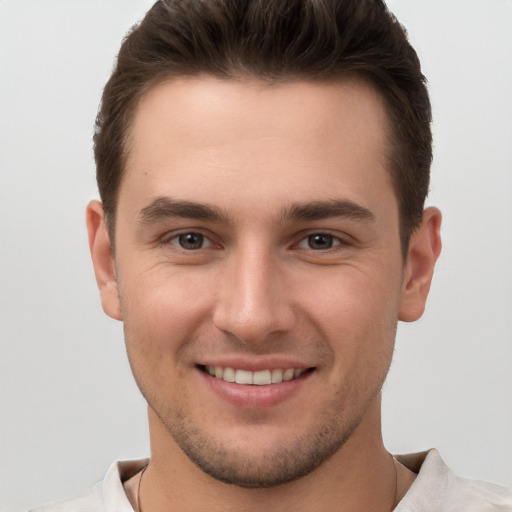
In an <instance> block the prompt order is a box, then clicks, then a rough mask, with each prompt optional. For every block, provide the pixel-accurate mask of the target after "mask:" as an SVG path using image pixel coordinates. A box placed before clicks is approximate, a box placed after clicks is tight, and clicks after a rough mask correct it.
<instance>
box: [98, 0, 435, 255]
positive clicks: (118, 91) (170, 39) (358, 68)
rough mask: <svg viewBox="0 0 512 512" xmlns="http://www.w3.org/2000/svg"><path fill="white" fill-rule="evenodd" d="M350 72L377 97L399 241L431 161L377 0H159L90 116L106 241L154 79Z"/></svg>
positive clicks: (413, 221) (407, 65)
mask: <svg viewBox="0 0 512 512" xmlns="http://www.w3.org/2000/svg"><path fill="white" fill-rule="evenodd" d="M204 73H206V74H210V75H213V76H216V77H221V78H226V79H237V78H240V77H257V78H259V79H262V80H268V81H287V80H298V79H307V80H332V79H342V78H343V77H346V76H356V77H359V78H362V79H364V80H366V81H368V82H369V83H370V84H372V85H373V87H375V89H376V90H377V91H378V92H379V93H380V95H381V97H382V98H383V99H384V102H385V105H386V108H387V112H388V116H389V121H390V122H389V125H390V127H391V130H390V131H391V133H390V137H389V139H390V147H389V151H388V153H389V154H388V157H389V170H390V173H391V176H392V179H393V185H394V188H395V193H396V197H397V201H398V206H399V212H400V232H401V239H402V248H403V250H404V251H405V250H406V249H407V247H408V241H409V237H410V234H411V233H412V231H413V230H414V229H415V228H416V227H417V226H418V225H419V223H420V222H421V219H422V216H423V208H424V202H425V198H426V196H427V193H428V188H429V177H430V165H431V161H432V134H431V128H430V124H431V107H430V101H429V97H428V92H427V88H426V85H425V83H426V80H425V77H424V76H423V74H422V72H421V67H420V63H419V60H418V57H417V55H416V52H415V51H414V49H413V48H412V46H411V45H410V44H409V42H408V39H407V34H406V31H405V29H404V28H403V27H402V26H401V25H400V24H399V23H398V21H397V20H396V18H395V17H394V16H393V15H392V14H391V13H390V12H389V10H388V9H387V7H386V5H385V4H384V2H383V1H382V0H160V1H159V2H157V3H156V4H155V5H154V6H153V7H152V8H151V9H150V10H149V12H148V13H147V14H146V16H145V18H144V19H143V20H142V22H141V23H140V24H139V25H137V26H135V27H134V28H133V29H132V30H131V32H130V33H129V34H128V35H127V37H126V38H125V40H124V41H123V44H122V46H121V49H120V51H119V55H118V59H117V65H116V67H115V69H114V71H113V73H112V76H111V77H110V79H109V81H108V82H107V84H106V86H105V89H104V92H103V97H102V102H101V108H100V111H99V113H98V117H97V119H96V131H95V135H94V151H95V158H96V169H97V181H98V187H99V192H100V196H101V199H102V201H103V205H104V209H105V214H106V218H107V226H108V229H109V234H110V237H111V241H112V242H113V240H114V223H115V213H116V203H117V195H118V191H119V186H120V184H121V180H122V177H123V172H124V168H125V163H126V157H127V148H126V142H127V137H128V134H129V129H130V125H131V121H132V117H133V115H134V111H135V108H136V106H137V104H138V101H139V99H140V98H141V96H142V95H143V94H144V92H145V91H147V90H148V89H149V88H150V87H151V86H153V85H155V84H156V83H158V82H160V81H162V80H164V79H168V78H172V77H180V76H195V75H199V74H204Z"/></svg>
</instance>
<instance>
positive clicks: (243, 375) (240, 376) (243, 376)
mask: <svg viewBox="0 0 512 512" xmlns="http://www.w3.org/2000/svg"><path fill="white" fill-rule="evenodd" d="M252 375H253V374H252V372H248V371H246V370H237V371H236V373H235V382H236V383H237V384H252Z"/></svg>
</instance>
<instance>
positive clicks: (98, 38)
mask: <svg viewBox="0 0 512 512" xmlns="http://www.w3.org/2000/svg"><path fill="white" fill-rule="evenodd" d="M151 3H152V2H151V1H150V0H139V1H137V0H115V1H114V0H109V1H106V0H88V1H87V2H84V1H80V0H66V1H65V2H64V1H63V0H60V1H57V0H53V1H51V0H47V1H37V0H31V1H29V0H3V1H1V2H0V315H1V316H0V337H1V338H0V341H1V345H0V350H1V352H0V406H1V409H0V436H1V437H0V450H1V452H0V461H1V462H0V486H1V487H0V509H1V510H2V511H3V510H5V511H12V512H21V511H23V510H26V509H28V508H29V507H31V506H34V505H37V504H41V503H43V502H46V501H48V500H53V499H56V498H61V497H64V496H66V495H70V494H73V493H76V492H78V491H80V490H82V489H85V488H86V487H88V486H90V485H92V484H93V483H94V482H96V481H97V480H99V479H100V478H101V477H102V476H103V474H104V472H105V470H106V468H107V467H108V465H109V464H110V463H111V462H112V461H113V460H114V459H117V458H134V457H143V456H147V455H148V453H149V451H148V441H147V427H146V416H145V414H146V413H145V406H144V403H143V400H142V399H141V398H140V397H139V394H138V391H137V389H136V387H135V384H134V383H133V382H132V378H131V374H130V371H129V368H128V364H127V361H126V357H125V354H124V346H123V339H122V338H123V336H122V329H121V326H120V325H119V324H118V323H116V322H114V321H112V320H110V319H108V318H106V317H105V316H104V314H103V313H102V311H101V308H100V303H99V299H98V296H97V292H96V287H95V283H94V278H93V273H92V266H91V264H90V262H89V256H88V249H87V243H86V232H85V226H84V207H85V204H86V202H87V201H88V200H89V199H91V198H93V197H95V196H96V186H95V181H94V165H93V159H92V149H91V135H92V126H93V120H94V117H95V114H96V111H97V105H98V102H99V98H100V94H101V89H102V86H103V84H104V82H105V81H106V79H107V77H108V75H109V72H110V70H111V67H112V63H113V59H114V56H115V54H116V52H117V49H118V47H119V44H120V41H121V38H122V36H123V35H124V33H125V32H126V30H127V29H128V28H129V27H130V26H131V25H132V24H133V23H134V22H135V21H136V20H138V19H140V17H141V16H142V15H143V13H144V12H145V10H146V9H147V8H148V7H149V5H150V4H151ZM389 5H390V7H391V9H392V10H394V12H395V13H396V14H397V16H398V18H399V19H400V20H401V21H402V22H403V23H404V24H405V25H406V26H407V27H408V29H409V33H410V37H411V40H412V42H413V44H414V45H415V46H416V48H417V50H418V52H419V53H420V56H421V58H422V62H423V67H424V71H425V73H426V75H427V76H428V77H429V81H430V90H431V95H432V102H433V107H434V115H435V124H434V132H435V162H434V167H433V184H432V193H431V198H430V199H429V204H435V205H437V206H439V207H440V208H441V209H442V210H443V212H444V227H443V236H444V251H443V254H442V256H441V260H440V262H439V265H438V268H437V275H436V279H435V282H434V285H433V288H432V292H431V298H430V302H429V305H428V309H427V313H426V314H425V316H424V318H423V319H422V320H420V321H419V322H417V323H416V324H410V325H409V324H408V325H401V326H400V327H399V335H398V343H397V350H396V357H395V362H394V364H393V368H392V371H391V374H390V376H389V379H388V383H387V384H386V386H385V392H384V435H385V440H386V443H387V446H388V448H389V449H390V450H392V451H394V452H410V451H419V450H423V449H426V448H429V447H432V446H436V447H439V448H440V449H441V451H442V454H443V456H444V458H445V459H446V460H447V462H448V463H449V465H450V466H451V467H452V468H454V469H455V470H456V471H457V472H458V473H460V474H462V475H466V476H470V477H475V478H482V479H487V480H492V481H495V482H497V483H501V484H504V485H507V486H511V485H512V466H511V464H510V461H511V460H512V439H511V436H512V371H511V369H512V57H511V55H512V30H511V27H512V2H511V1H510V0H429V1H428V2H427V1H425V0H392V1H390V2H389Z"/></svg>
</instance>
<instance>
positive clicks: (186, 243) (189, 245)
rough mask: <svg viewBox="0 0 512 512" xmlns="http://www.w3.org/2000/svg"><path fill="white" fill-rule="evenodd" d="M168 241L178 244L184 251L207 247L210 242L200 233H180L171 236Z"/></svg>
mask: <svg viewBox="0 0 512 512" xmlns="http://www.w3.org/2000/svg"><path fill="white" fill-rule="evenodd" d="M169 241H170V243H172V244H174V245H179V246H180V247H181V248H182V249H185V250H186V251H197V250H199V249H204V248H205V247H209V246H210V245H211V242H210V241H209V240H208V239H207V238H206V237H205V236H204V235H202V234H201V233H193V232H191V233H181V234H180V235H176V236H174V237H173V238H171V239H170V240H169Z"/></svg>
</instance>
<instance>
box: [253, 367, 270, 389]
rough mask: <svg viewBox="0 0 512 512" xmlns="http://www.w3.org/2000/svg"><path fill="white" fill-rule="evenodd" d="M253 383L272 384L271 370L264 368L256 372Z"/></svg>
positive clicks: (260, 384) (258, 384) (259, 384)
mask: <svg viewBox="0 0 512 512" xmlns="http://www.w3.org/2000/svg"><path fill="white" fill-rule="evenodd" d="M252 383H253V384H256V385H257V386H265V385H266V384H272V377H271V373H270V370H263V371H261V372H254V375H253V378H252Z"/></svg>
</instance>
